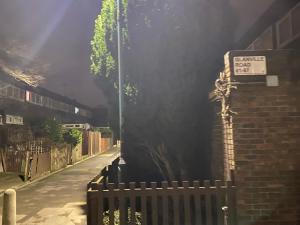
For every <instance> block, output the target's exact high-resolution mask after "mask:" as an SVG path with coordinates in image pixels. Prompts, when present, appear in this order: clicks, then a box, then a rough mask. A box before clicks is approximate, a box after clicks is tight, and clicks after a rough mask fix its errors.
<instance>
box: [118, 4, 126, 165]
mask: <svg viewBox="0 0 300 225" xmlns="http://www.w3.org/2000/svg"><path fill="white" fill-rule="evenodd" d="M117 34H118V82H119V126H120V130H119V132H120V134H119V135H120V160H119V170H121V167H122V165H123V166H124V165H125V160H124V157H123V156H124V154H123V153H124V152H123V132H122V131H123V94H122V93H123V91H122V89H123V77H122V65H121V64H122V62H121V25H120V0H117Z"/></svg>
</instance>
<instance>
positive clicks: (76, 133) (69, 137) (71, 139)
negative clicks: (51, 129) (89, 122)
mask: <svg viewBox="0 0 300 225" xmlns="http://www.w3.org/2000/svg"><path fill="white" fill-rule="evenodd" d="M63 136H64V141H65V142H66V143H68V144H71V145H72V146H76V145H78V144H79V143H81V142H82V132H81V131H80V130H77V129H70V130H68V131H67V132H66V133H64V135H63Z"/></svg>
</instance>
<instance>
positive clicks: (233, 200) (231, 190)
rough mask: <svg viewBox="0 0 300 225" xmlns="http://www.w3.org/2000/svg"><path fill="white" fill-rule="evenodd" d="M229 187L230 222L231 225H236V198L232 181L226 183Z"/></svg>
mask: <svg viewBox="0 0 300 225" xmlns="http://www.w3.org/2000/svg"><path fill="white" fill-rule="evenodd" d="M226 186H227V191H228V192H227V193H228V195H227V198H228V199H227V201H228V222H229V225H236V198H235V187H234V186H233V184H232V181H227V182H226Z"/></svg>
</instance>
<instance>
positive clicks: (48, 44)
mask: <svg viewBox="0 0 300 225" xmlns="http://www.w3.org/2000/svg"><path fill="white" fill-rule="evenodd" d="M230 2H231V3H232V5H233V7H234V8H235V9H236V12H237V15H239V16H240V23H239V25H238V28H237V34H236V37H237V38H238V37H240V36H242V34H243V33H244V32H245V31H246V30H247V29H248V28H249V26H250V25H251V24H253V23H254V22H255V20H256V19H257V18H258V17H259V16H260V15H261V12H262V11H263V10H265V9H266V8H267V7H268V6H269V5H270V3H271V2H273V0H264V1H261V0H252V1H248V0H230ZM258 6H260V7H258ZM99 10H100V1H99V0H1V1H0V28H1V30H0V48H2V49H3V48H4V49H6V50H11V51H12V52H17V54H19V55H22V56H23V57H25V58H27V59H28V60H29V61H30V60H33V61H36V60H37V61H39V63H41V64H45V65H47V72H45V73H44V74H43V75H44V76H45V81H44V83H43V84H42V85H43V86H44V87H46V88H48V89H50V90H52V91H55V92H58V93H60V94H62V95H66V96H68V97H70V98H74V99H76V100H78V101H79V102H81V103H83V104H86V105H90V106H97V105H103V104H104V105H105V104H106V101H105V97H104V96H103V94H102V92H101V91H100V90H99V89H98V88H97V87H96V86H95V84H94V82H93V75H91V74H90V73H89V64H90V61H89V54H90V40H91V37H92V33H93V25H94V20H95V18H96V16H97V14H98V12H99Z"/></svg>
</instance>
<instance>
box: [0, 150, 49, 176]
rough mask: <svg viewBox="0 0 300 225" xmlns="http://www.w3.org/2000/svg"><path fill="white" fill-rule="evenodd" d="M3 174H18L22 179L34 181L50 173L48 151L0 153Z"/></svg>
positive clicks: (10, 151)
mask: <svg viewBox="0 0 300 225" xmlns="http://www.w3.org/2000/svg"><path fill="white" fill-rule="evenodd" d="M0 154H1V155H2V157H1V158H2V164H3V172H13V173H18V174H20V175H22V176H23V177H24V180H27V179H28V178H30V179H34V178H36V177H39V176H41V175H43V174H45V173H48V172H50V169H51V165H50V162H51V161H50V160H51V156H50V151H44V152H42V151H16V150H7V151H1V152H0Z"/></svg>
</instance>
